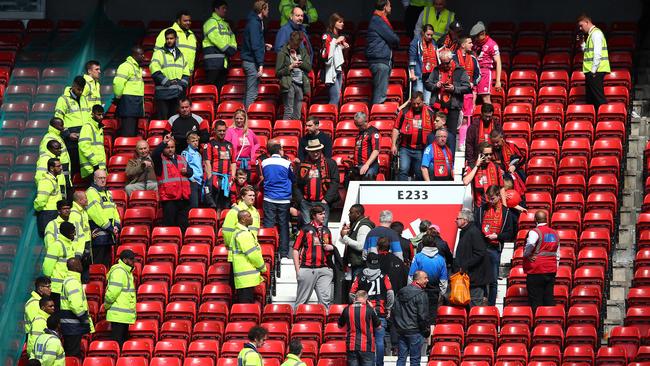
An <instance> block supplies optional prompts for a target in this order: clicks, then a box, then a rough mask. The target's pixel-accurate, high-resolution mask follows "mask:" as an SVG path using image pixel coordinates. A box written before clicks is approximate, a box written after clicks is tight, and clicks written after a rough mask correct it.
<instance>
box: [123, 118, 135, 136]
mask: <svg viewBox="0 0 650 366" xmlns="http://www.w3.org/2000/svg"><path fill="white" fill-rule="evenodd" d="M119 135H120V137H135V136H138V117H122V118H120V133H119Z"/></svg>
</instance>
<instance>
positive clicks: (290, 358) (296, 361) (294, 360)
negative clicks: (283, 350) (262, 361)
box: [280, 353, 305, 366]
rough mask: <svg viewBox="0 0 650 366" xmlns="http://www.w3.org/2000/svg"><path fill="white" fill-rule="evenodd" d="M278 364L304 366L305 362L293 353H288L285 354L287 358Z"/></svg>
mask: <svg viewBox="0 0 650 366" xmlns="http://www.w3.org/2000/svg"><path fill="white" fill-rule="evenodd" d="M280 366H305V363H304V362H302V361H301V360H300V357H298V356H296V355H294V354H293V353H289V354H288V355H287V359H286V360H284V362H283V363H282V365H280Z"/></svg>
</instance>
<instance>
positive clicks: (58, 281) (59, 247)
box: [43, 235, 74, 294]
mask: <svg viewBox="0 0 650 366" xmlns="http://www.w3.org/2000/svg"><path fill="white" fill-rule="evenodd" d="M70 258H74V247H73V245H72V241H70V239H68V238H66V237H65V236H63V235H59V239H58V240H56V241H55V242H54V243H52V245H50V246H46V247H45V258H44V259H43V274H44V275H46V276H49V277H50V279H51V280H52V292H54V293H57V294H60V293H61V289H62V287H63V280H64V279H65V278H66V277H67V276H68V264H67V262H68V259H70Z"/></svg>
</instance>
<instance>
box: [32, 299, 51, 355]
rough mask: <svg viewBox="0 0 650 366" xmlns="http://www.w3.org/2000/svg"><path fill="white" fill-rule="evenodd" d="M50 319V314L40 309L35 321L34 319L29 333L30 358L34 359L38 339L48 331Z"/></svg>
mask: <svg viewBox="0 0 650 366" xmlns="http://www.w3.org/2000/svg"><path fill="white" fill-rule="evenodd" d="M49 317H50V314H48V313H46V312H44V311H43V310H42V309H41V308H40V307H39V308H38V312H37V313H36V316H35V317H34V319H32V326H31V327H30V329H29V333H27V351H28V355H29V357H34V345H35V344H36V339H37V338H38V337H39V336H40V335H41V334H43V333H44V332H45V329H47V318H49Z"/></svg>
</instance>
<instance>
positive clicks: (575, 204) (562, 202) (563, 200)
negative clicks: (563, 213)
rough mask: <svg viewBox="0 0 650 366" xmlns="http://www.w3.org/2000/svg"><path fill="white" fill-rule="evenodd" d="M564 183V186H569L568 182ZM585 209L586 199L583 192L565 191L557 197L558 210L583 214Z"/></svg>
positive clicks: (556, 207) (556, 205)
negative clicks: (575, 211) (576, 211)
mask: <svg viewBox="0 0 650 366" xmlns="http://www.w3.org/2000/svg"><path fill="white" fill-rule="evenodd" d="M562 177H565V178H566V177H571V178H575V177H581V176H574V175H563V176H562ZM558 182H559V180H558ZM564 182H565V183H564V184H567V183H566V181H564ZM584 207H585V198H584V194H583V192H571V191H564V192H562V193H558V194H557V195H556V196H555V209H556V210H578V211H580V212H582V211H583V210H584Z"/></svg>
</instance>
